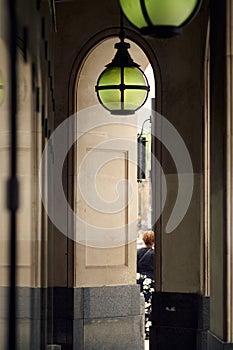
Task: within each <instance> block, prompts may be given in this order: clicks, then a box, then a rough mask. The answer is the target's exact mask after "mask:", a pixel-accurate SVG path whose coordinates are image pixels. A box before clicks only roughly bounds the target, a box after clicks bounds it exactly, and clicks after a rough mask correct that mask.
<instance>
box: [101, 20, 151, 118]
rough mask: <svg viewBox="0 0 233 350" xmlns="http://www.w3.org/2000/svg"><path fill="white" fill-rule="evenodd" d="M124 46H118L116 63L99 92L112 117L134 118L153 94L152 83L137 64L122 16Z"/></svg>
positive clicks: (103, 77) (105, 74) (109, 67)
mask: <svg viewBox="0 0 233 350" xmlns="http://www.w3.org/2000/svg"><path fill="white" fill-rule="evenodd" d="M119 38H120V42H118V43H116V44H115V48H116V49H117V52H116V54H115V57H114V58H113V60H112V62H111V63H109V64H108V65H106V69H105V70H104V71H103V72H102V73H101V74H100V76H99V78H98V81H97V85H96V87H95V90H96V92H97V97H98V100H99V102H100V103H101V104H102V106H103V107H104V108H106V109H107V110H108V111H109V112H111V114H115V115H128V114H134V112H135V111H136V110H138V109H139V108H140V107H142V105H143V104H144V103H145V102H146V100H147V97H148V93H149V90H150V87H149V84H148V80H147V78H146V76H145V74H144V73H143V71H142V70H141V69H140V68H139V67H140V66H139V65H138V64H137V63H135V62H134V61H133V59H132V58H131V56H130V54H129V52H128V49H129V48H130V44H129V43H126V42H125V41H124V39H125V33H124V29H123V22H122V16H121V30H120V35H119Z"/></svg>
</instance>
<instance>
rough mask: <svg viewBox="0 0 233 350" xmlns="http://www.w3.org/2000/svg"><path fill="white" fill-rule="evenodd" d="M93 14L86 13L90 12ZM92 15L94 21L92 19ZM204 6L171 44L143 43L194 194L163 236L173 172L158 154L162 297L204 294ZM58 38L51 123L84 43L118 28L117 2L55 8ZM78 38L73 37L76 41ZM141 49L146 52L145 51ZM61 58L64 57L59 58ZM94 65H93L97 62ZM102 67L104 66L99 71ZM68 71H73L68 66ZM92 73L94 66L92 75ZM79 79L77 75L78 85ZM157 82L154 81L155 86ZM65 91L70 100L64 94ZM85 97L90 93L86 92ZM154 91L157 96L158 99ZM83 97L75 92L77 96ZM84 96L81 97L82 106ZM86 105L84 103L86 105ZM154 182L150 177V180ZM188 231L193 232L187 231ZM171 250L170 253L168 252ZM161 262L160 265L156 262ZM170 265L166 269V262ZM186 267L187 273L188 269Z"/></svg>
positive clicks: (64, 101)
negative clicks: (186, 156)
mask: <svg viewBox="0 0 233 350" xmlns="http://www.w3.org/2000/svg"><path fill="white" fill-rule="evenodd" d="M90 8H91V9H92V11H90V10H89V9H90ZM93 12H94V13H95V15H93ZM207 18H208V11H207V3H205V4H204V6H203V10H202V13H201V14H200V15H199V16H197V17H196V18H195V20H194V21H193V22H192V23H191V24H190V25H189V26H187V28H186V29H185V30H184V33H183V35H182V36H180V37H177V38H173V39H170V40H159V39H153V38H149V39H145V41H146V44H148V46H149V48H150V50H148V52H150V55H151V56H150V60H151V63H152V66H153V68H154V69H158V65H157V62H158V63H159V72H160V74H161V75H160V78H161V82H162V83H161V85H160V86H158V85H157V86H156V91H157V96H159V97H161V96H162V98H161V100H159V101H156V103H157V105H159V106H161V109H160V110H159V112H161V113H162V114H163V115H164V116H165V117H166V118H167V119H168V120H169V121H171V122H172V123H173V125H174V126H175V128H176V129H177V131H178V132H179V134H180V135H181V137H182V138H183V140H184V142H185V144H186V146H187V148H188V150H189V153H190V156H191V159H192V163H193V171H194V191H193V197H192V202H191V205H190V207H189V209H188V212H187V214H186V216H185V219H184V220H183V221H182V223H181V224H180V225H179V227H177V229H176V231H175V232H174V233H173V234H172V235H170V236H165V234H164V229H165V226H166V220H167V218H168V216H169V214H170V210H171V206H170V205H171V204H170V203H173V204H174V198H175V195H176V193H177V182H176V181H175V178H176V169H175V166H174V164H173V162H172V160H171V158H170V156H169V154H167V153H166V152H165V149H163V151H162V155H161V159H160V162H161V164H162V167H163V170H164V172H165V174H166V178H167V180H168V185H169V193H168V198H167V202H166V206H165V209H164V212H163V217H162V221H161V232H159V234H160V235H161V247H160V248H159V249H158V254H159V251H160V252H162V255H163V256H162V259H161V261H162V263H161V265H160V266H157V269H160V270H161V276H162V277H161V281H158V289H161V290H163V291H177V292H179V291H189V292H203V289H202V286H203V278H204V273H203V271H201V269H203V266H204V265H205V264H204V262H203V260H204V256H203V254H200V250H201V251H204V250H203V247H202V245H203V243H202V242H203V240H204V230H203V220H204V217H203V214H202V208H203V207H202V203H203V190H202V184H203V179H202V176H203V148H202V142H203V104H204V102H203V96H204V61H203V58H204V50H205V37H206V35H205V33H206V31H207ZM57 24H58V35H57V36H56V42H55V57H56V58H55V74H56V81H57V84H58V86H59V89H58V90H57V91H56V97H57V100H58V110H57V113H56V123H59V122H61V121H62V120H64V118H66V116H67V114H68V112H67V106H70V108H71V109H70V111H71V112H72V111H73V110H74V109H72V102H71V101H72V98H74V96H72V91H74V90H72V89H74V85H73V86H72V84H73V82H74V81H73V80H71V84H70V85H69V77H71V78H72V77H73V74H74V71H75V69H76V73H77V72H78V70H79V64H81V62H80V61H79V54H81V55H83V54H84V53H85V48H87V47H88V45H87V42H88V41H89V40H90V41H92V42H94V39H93V37H94V36H99V37H101V31H104V35H106V32H107V29H108V28H109V34H111V33H112V31H113V28H114V26H118V25H119V7H118V3H117V1H116V2H115V1H112V2H109V1H102V2H101V6H99V4H98V5H97V3H96V2H94V1H91V0H88V1H85V2H73V3H60V4H57ZM126 30H127V32H128V33H130V35H131V38H135V39H136V40H138V41H139V42H140V43H141V44H142V45H143V42H144V41H143V40H144V39H139V35H138V33H136V32H135V31H134V30H133V29H132V27H130V25H129V23H128V22H127V21H126ZM75 33H77V35H75ZM146 44H145V46H146ZM60 52H64V53H65V54H64V55H60ZM96 62H98V60H96ZM104 63H105V62H103V65H104ZM72 65H73V70H71V66H72ZM94 68H95V67H94V66H93V67H92V69H94ZM82 79H83V75H82V74H81V80H82ZM158 81H159V79H158V80H157V82H158ZM95 83H96V81H95V79H94V76H93V77H92V79H91V80H90V83H89V84H90V85H89V87H88V89H91V88H92V86H93V85H95ZM68 88H70V89H69V95H68V93H67V89H68ZM87 91H90V90H87ZM159 91H160V92H161V93H159ZM82 93H84V91H83V92H82V91H80V94H82ZM86 98H88V99H89V96H88V97H87V96H84V97H83V98H82V101H85V100H86ZM89 103H91V101H89V102H88V104H89ZM152 176H153V174H152ZM190 228H192V229H190ZM171 247H172V249H171ZM158 260H160V259H158ZM172 261H173V262H174V264H173V265H171V262H172ZM187 266H188V268H187Z"/></svg>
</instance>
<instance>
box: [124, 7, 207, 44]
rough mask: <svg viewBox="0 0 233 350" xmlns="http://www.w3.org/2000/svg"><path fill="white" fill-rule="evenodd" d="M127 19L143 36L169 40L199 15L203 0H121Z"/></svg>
mask: <svg viewBox="0 0 233 350" xmlns="http://www.w3.org/2000/svg"><path fill="white" fill-rule="evenodd" d="M119 1H120V6H121V9H122V11H123V13H124V15H125V16H126V17H127V19H128V20H129V21H130V22H131V23H132V24H133V25H134V26H135V27H136V28H137V29H139V31H140V33H141V34H142V35H148V36H153V37H159V38H169V37H173V36H176V35H179V34H181V33H182V28H183V27H184V26H185V25H186V24H188V23H189V22H190V21H191V20H192V19H193V18H194V17H195V15H196V14H197V13H198V11H199V9H200V7H201V3H202V0H119Z"/></svg>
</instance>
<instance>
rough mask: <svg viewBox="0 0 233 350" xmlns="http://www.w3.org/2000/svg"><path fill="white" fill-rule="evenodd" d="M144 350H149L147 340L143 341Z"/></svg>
mask: <svg viewBox="0 0 233 350" xmlns="http://www.w3.org/2000/svg"><path fill="white" fill-rule="evenodd" d="M145 350H149V340H145Z"/></svg>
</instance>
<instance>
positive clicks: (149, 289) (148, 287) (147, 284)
mask: <svg viewBox="0 0 233 350" xmlns="http://www.w3.org/2000/svg"><path fill="white" fill-rule="evenodd" d="M137 283H138V284H140V292H141V295H143V296H144V299H145V337H146V339H148V338H149V329H150V326H151V324H152V322H151V309H152V293H153V292H154V291H155V281H154V279H153V278H152V276H147V275H145V274H140V273H137Z"/></svg>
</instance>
